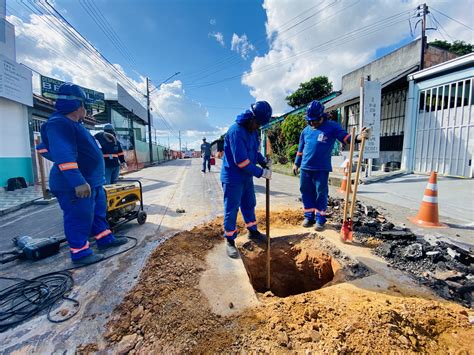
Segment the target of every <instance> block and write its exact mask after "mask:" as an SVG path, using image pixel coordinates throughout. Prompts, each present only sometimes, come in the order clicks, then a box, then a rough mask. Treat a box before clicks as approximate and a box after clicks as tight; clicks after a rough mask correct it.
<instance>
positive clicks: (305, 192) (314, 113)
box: [293, 100, 369, 231]
mask: <svg viewBox="0 0 474 355" xmlns="http://www.w3.org/2000/svg"><path fill="white" fill-rule="evenodd" d="M306 121H307V122H308V126H306V127H305V128H304V129H303V131H302V132H301V135H300V141H299V145H298V152H297V153H296V159H295V163H294V165H293V173H294V174H295V175H297V174H298V172H300V192H301V198H302V200H303V206H304V217H305V218H304V221H303V227H306V228H309V227H311V226H313V225H315V229H316V230H317V231H322V230H323V229H324V225H325V223H326V209H327V206H328V193H329V187H328V182H329V172H331V171H332V166H331V152H332V149H333V147H334V142H335V141H336V139H338V140H339V141H340V142H341V143H343V144H349V143H350V141H351V135H350V134H348V133H347V132H346V131H345V130H344V129H343V128H342V127H341V125H340V124H339V123H337V122H335V121H331V120H328V118H327V115H326V114H325V113H324V105H323V104H321V103H320V102H319V101H317V100H314V101H313V102H311V103H310V104H309V105H308V107H307V110H306ZM362 137H365V138H366V139H367V138H368V137H369V130H368V129H366V128H365V127H364V128H363V129H362V131H361V132H360V134H358V135H357V137H356V142H360V141H361V140H362ZM351 168H352V167H349V169H351ZM300 170H301V171H300ZM348 183H349V184H350V182H348ZM315 217H316V218H315Z"/></svg>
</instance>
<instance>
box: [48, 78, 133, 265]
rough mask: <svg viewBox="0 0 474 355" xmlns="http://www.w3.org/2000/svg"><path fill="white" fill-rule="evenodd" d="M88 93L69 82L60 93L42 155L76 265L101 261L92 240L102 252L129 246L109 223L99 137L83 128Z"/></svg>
mask: <svg viewBox="0 0 474 355" xmlns="http://www.w3.org/2000/svg"><path fill="white" fill-rule="evenodd" d="M85 101H86V95H85V93H84V91H83V90H82V89H81V88H80V87H79V86H77V85H74V84H71V83H64V84H62V85H61V86H60V88H59V91H58V98H57V100H56V105H55V106H56V112H54V113H53V114H52V116H51V117H49V119H48V121H47V122H46V123H44V124H43V126H42V127H41V139H42V145H41V147H40V150H41V151H42V153H41V154H43V156H44V157H45V158H47V159H50V160H51V161H53V162H54V165H53V167H52V168H51V172H50V175H49V185H50V189H51V192H53V194H54V195H55V196H56V197H57V199H58V202H59V205H60V206H61V209H62V210H63V218H64V233H65V234H66V239H67V241H68V243H69V248H70V253H71V259H72V262H73V263H74V264H79V265H85V264H90V263H94V262H97V261H99V260H101V259H102V258H103V255H102V254H94V253H93V251H92V249H91V247H90V244H89V241H88V239H89V236H94V237H95V240H96V243H97V246H98V248H99V249H106V248H109V247H115V246H119V245H122V244H125V243H126V242H127V239H126V238H116V237H115V236H114V235H113V234H112V231H111V230H110V229H109V225H108V224H107V220H106V209H107V205H106V199H105V193H104V189H103V184H104V158H103V155H102V152H101V150H100V148H99V146H98V145H97V143H96V141H95V139H94V137H93V136H92V135H91V134H90V133H89V131H87V130H86V129H85V128H84V126H83V125H82V123H81V121H82V120H83V119H84V117H85V115H86V110H85V106H84V104H85Z"/></svg>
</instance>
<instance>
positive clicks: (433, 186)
mask: <svg viewBox="0 0 474 355" xmlns="http://www.w3.org/2000/svg"><path fill="white" fill-rule="evenodd" d="M426 188H427V189H428V190H432V191H438V184H432V183H431V182H429V183H428V185H427V186H426Z"/></svg>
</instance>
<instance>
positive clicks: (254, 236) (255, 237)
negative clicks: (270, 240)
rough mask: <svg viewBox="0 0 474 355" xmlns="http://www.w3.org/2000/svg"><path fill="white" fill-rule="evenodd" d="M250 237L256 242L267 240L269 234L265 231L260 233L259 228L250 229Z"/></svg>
mask: <svg viewBox="0 0 474 355" xmlns="http://www.w3.org/2000/svg"><path fill="white" fill-rule="evenodd" d="M249 239H250V240H253V241H256V242H266V241H267V236H266V235H265V234H263V233H260V232H259V231H258V230H253V229H250V230H249Z"/></svg>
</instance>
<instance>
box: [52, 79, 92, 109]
mask: <svg viewBox="0 0 474 355" xmlns="http://www.w3.org/2000/svg"><path fill="white" fill-rule="evenodd" d="M85 102H86V94H85V92H84V90H82V88H81V87H80V86H78V85H76V84H73V83H64V84H62V85H61V86H60V87H59V90H58V97H57V99H56V105H55V106H56V110H58V112H59V113H62V114H64V115H67V114H68V113H71V112H74V111H76V110H77V109H78V108H79V107H81V105H83V104H85Z"/></svg>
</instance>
